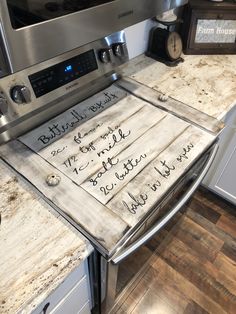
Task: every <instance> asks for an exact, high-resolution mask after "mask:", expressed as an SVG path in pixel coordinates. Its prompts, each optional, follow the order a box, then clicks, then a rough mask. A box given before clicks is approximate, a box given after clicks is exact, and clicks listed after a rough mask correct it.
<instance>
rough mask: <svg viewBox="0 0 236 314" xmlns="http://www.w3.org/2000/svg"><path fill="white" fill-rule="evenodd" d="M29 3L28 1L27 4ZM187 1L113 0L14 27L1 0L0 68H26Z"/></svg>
mask: <svg viewBox="0 0 236 314" xmlns="http://www.w3.org/2000/svg"><path fill="white" fill-rule="evenodd" d="M11 2H14V1H11ZM30 2H31V1H27V3H28V4H29V5H30ZM186 2H187V0H162V1H160V0H145V1H144V0H129V1H126V0H115V1H109V2H106V3H104V4H102V5H99V6H92V7H91V8H88V9H86V10H82V11H79V12H75V13H73V14H66V15H64V16H61V17H57V18H54V19H51V20H47V21H43V22H40V23H37V24H33V25H29V26H25V27H23V28H20V29H17V30H16V29H14V28H13V27H12V23H11V20H10V17H9V10H8V6H7V2H6V0H1V1H0V41H2V42H3V43H1V45H2V44H3V47H4V51H3V53H2V54H4V56H2V57H1V53H0V69H1V67H3V64H4V67H5V68H6V69H7V71H9V73H10V72H11V73H13V72H16V71H19V70H22V69H25V68H27V67H29V66H32V65H34V64H37V63H40V62H42V61H44V60H48V59H50V58H53V57H55V56H57V55H60V54H63V53H65V52H67V51H70V50H72V49H76V48H77V47H80V46H82V45H85V44H87V43H90V42H92V41H94V40H97V39H100V38H102V37H104V36H107V35H108V34H111V33H114V32H117V31H119V30H121V29H124V28H125V27H127V26H130V25H132V24H135V23H138V22H140V21H142V20H144V19H147V18H150V17H153V16H155V15H156V14H160V13H162V12H164V11H167V10H169V9H171V8H175V7H177V6H180V5H183V4H185V3H186ZM18 3H19V1H18ZM32 3H33V1H32ZM32 3H31V5H32ZM34 3H35V1H34ZM6 69H5V70H4V74H6Z"/></svg>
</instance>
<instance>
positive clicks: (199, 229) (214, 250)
mask: <svg viewBox="0 0 236 314" xmlns="http://www.w3.org/2000/svg"><path fill="white" fill-rule="evenodd" d="M147 249H148V250H150V251H152V252H155V253H154V256H153V257H152V258H151V259H150V260H149V262H148V265H146V266H147V268H146V271H145V272H144V273H143V274H142V276H141V278H139V280H137V281H136V282H135V284H134V285H133V286H132V289H130V291H129V293H127V294H126V295H125V297H123V298H122V301H120V302H118V304H117V305H116V307H115V308H114V309H113V311H112V313H116V314H124V313H127V314H128V313H135V314H139V313H140V314H172V313H173V314H174V313H175V314H176V313H178V314H180V313H183V314H207V313H213V314H224V313H232V314H234V313H236V208H235V206H233V205H232V204H229V203H227V202H225V201H224V200H222V199H221V198H220V197H218V196H216V195H215V194H213V193H211V192H209V191H207V190H205V189H204V188H200V189H199V190H198V191H197V192H196V193H195V194H194V197H193V198H192V200H191V201H190V202H189V203H188V205H187V206H186V207H185V208H184V209H183V210H182V211H181V213H179V214H177V216H176V217H175V218H174V220H172V222H171V223H170V224H168V225H167V226H166V228H165V229H163V230H162V231H161V233H160V234H159V235H158V236H156V237H155V238H154V239H152V240H151V241H150V242H149V243H148V244H147V245H146V250H147ZM144 252H145V251H144ZM130 263H132V261H131V262H130ZM131 266H132V265H131ZM131 268H132V267H131Z"/></svg>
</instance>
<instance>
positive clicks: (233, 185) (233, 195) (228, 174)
mask: <svg viewBox="0 0 236 314" xmlns="http://www.w3.org/2000/svg"><path fill="white" fill-rule="evenodd" d="M225 123H226V128H225V129H224V130H223V132H222V134H221V135H220V141H219V151H218V154H217V157H216V159H215V161H214V163H213V165H212V167H211V169H210V171H209V173H208V174H207V176H206V178H205V179H204V181H203V185H205V186H207V187H208V188H209V189H211V190H212V191H214V192H216V193H217V194H219V195H220V196H222V197H223V198H225V199H227V200H228V201H230V202H232V203H233V204H235V205H236V106H235V107H234V108H233V110H231V111H230V112H229V113H228V114H227V116H226V118H225Z"/></svg>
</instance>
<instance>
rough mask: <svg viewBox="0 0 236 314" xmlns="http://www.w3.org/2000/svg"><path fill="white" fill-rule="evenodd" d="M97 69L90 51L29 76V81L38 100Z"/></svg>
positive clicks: (93, 54) (92, 51)
mask: <svg viewBox="0 0 236 314" xmlns="http://www.w3.org/2000/svg"><path fill="white" fill-rule="evenodd" d="M97 69H98V64H97V61H96V57H95V52H94V50H93V49H91V50H89V51H86V52H84V53H82V54H80V55H78V56H76V57H73V58H70V59H68V60H66V61H62V62H60V63H57V64H55V65H53V66H51V67H48V68H47V69H45V70H42V71H39V72H37V73H34V74H32V75H29V81H30V83H31V86H32V88H33V90H34V93H35V96H36V97H37V98H38V97H40V96H43V95H45V94H47V93H49V92H51V91H53V90H54V89H56V88H59V87H61V86H63V85H65V84H68V83H70V82H72V81H74V80H76V79H78V78H80V77H82V76H84V75H86V74H88V73H90V72H92V71H94V70H97Z"/></svg>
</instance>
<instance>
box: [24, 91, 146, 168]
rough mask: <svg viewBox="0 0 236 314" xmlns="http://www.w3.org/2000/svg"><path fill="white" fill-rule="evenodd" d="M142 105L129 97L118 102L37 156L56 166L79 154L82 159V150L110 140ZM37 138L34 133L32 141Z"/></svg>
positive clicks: (42, 150) (30, 144)
mask: <svg viewBox="0 0 236 314" xmlns="http://www.w3.org/2000/svg"><path fill="white" fill-rule="evenodd" d="M144 104H145V103H144V102H143V101H142V100H140V99H138V98H135V97H134V96H132V95H129V96H127V97H125V98H124V99H122V100H120V101H119V102H118V103H117V104H116V106H111V107H110V108H109V109H107V110H105V111H103V112H102V113H100V114H98V115H96V116H95V117H93V118H92V119H90V120H88V121H87V122H86V123H84V124H82V125H80V126H78V127H76V128H75V129H74V130H73V131H71V132H69V133H67V134H65V135H64V136H63V137H62V138H61V139H59V140H58V141H56V142H54V143H52V144H51V145H50V146H49V147H46V148H44V149H41V150H40V152H39V154H40V155H41V156H42V157H43V158H45V159H46V160H48V161H49V162H52V163H54V164H56V165H62V164H63V162H64V161H65V160H66V159H68V157H69V156H78V155H79V154H81V155H82V156H81V158H83V155H85V154H83V153H82V152H81V150H83V148H85V147H88V146H89V144H90V143H94V142H95V141H97V140H98V139H99V138H100V137H101V138H105V137H106V138H108V139H110V133H112V130H114V131H115V130H117V129H118V128H119V127H120V125H121V123H122V122H123V121H125V120H126V119H128V117H129V116H132V115H134V114H135V113H136V112H138V111H139V110H140V109H141V108H142V107H143V106H144ZM50 124H51V122H50V121H49V122H48V124H47V125H45V127H46V128H47V127H48V125H50ZM39 131H40V130H39ZM111 135H112V134H111ZM39 136H40V132H39V133H38V134H37V135H36V136H35V131H34V133H33V134H32V141H33V139H34V140H36V141H37V138H38V137H39ZM27 144H28V146H29V147H30V148H32V149H33V147H34V144H32V142H31V143H27ZM85 157H87V156H85ZM85 159H87V158H85Z"/></svg>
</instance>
